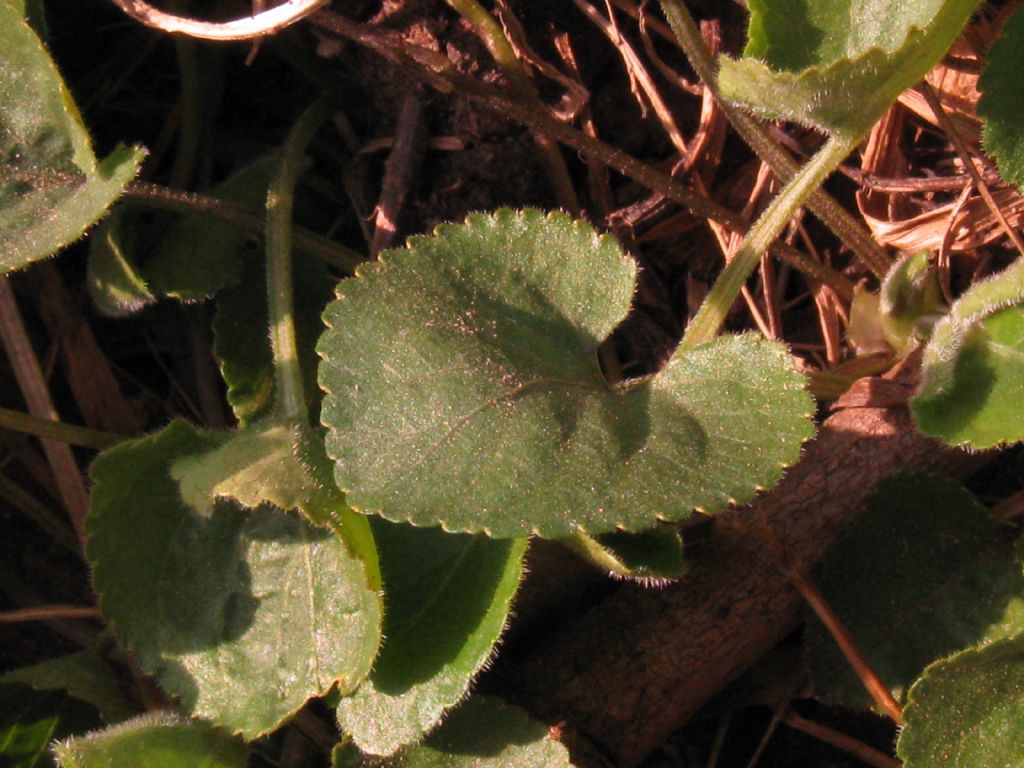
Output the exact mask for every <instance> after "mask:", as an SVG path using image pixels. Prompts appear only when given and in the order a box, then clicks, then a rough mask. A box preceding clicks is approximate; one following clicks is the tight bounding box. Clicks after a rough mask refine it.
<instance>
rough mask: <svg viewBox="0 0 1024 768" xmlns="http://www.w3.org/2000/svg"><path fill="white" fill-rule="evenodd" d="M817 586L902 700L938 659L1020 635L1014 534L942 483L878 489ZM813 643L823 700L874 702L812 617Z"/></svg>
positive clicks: (902, 479)
mask: <svg viewBox="0 0 1024 768" xmlns="http://www.w3.org/2000/svg"><path fill="white" fill-rule="evenodd" d="M820 587H821V592H822V594H823V595H824V596H825V598H826V599H827V600H828V602H829V604H830V605H831V606H832V608H833V610H834V611H835V612H836V614H837V615H838V616H839V618H840V619H841V620H842V621H843V623H844V624H845V625H846V627H847V629H848V630H849V631H850V633H851V634H852V635H853V637H854V639H855V640H856V641H857V644H858V646H859V647H860V648H861V650H862V651H864V653H865V655H866V656H867V658H868V661H869V662H870V663H871V665H872V667H873V668H874V670H875V671H876V672H877V673H878V675H879V677H881V679H882V682H884V683H885V684H886V685H887V686H888V687H889V689H890V690H891V691H892V692H893V695H894V696H896V697H897V698H898V699H899V698H902V697H903V696H904V694H905V693H906V691H907V689H908V688H909V687H910V685H911V683H912V682H913V681H914V680H915V678H917V676H918V675H919V674H920V673H921V671H922V670H923V669H924V668H925V667H926V666H927V665H928V664H931V663H932V662H933V661H935V660H936V659H941V658H943V657H945V656H948V655H949V654H951V653H954V652H955V651H959V650H962V649H964V648H968V647H970V646H973V645H977V644H978V643H981V642H991V641H993V640H996V639H999V638H1001V637H1006V636H1008V635H1012V634H1015V633H1018V632H1022V631H1024V571H1022V568H1021V564H1020V562H1019V561H1018V559H1017V556H1016V554H1015V552H1014V547H1013V543H1012V540H1011V538H1010V537H1009V535H1008V531H1007V530H1005V529H1004V528H1001V527H1000V525H999V524H998V522H997V521H996V520H995V519H993V518H992V516H991V514H990V513H989V512H988V510H987V509H985V508H984V507H983V506H981V505H980V504H979V503H978V502H977V501H976V500H975V498H974V496H973V495H972V494H971V493H970V492H969V491H968V490H967V489H966V488H964V487H963V486H962V485H960V484H959V483H957V482H956V481H954V480H950V479H946V478H941V477H935V476H932V475H903V476H899V477H895V478H892V479H890V480H886V481H884V482H882V483H881V484H879V487H878V488H877V489H876V491H875V493H874V494H873V495H872V496H871V498H870V499H869V500H868V502H867V509H866V510H865V511H864V512H863V513H862V514H861V515H860V516H859V517H858V518H857V520H856V521H855V522H854V523H853V524H852V525H851V526H850V528H849V529H848V531H847V532H846V533H845V535H844V536H843V537H842V538H841V539H840V540H839V541H838V542H836V544H835V545H834V546H833V547H832V549H831V550H830V551H829V553H828V555H827V556H826V557H825V559H824V561H823V562H822V575H821V583H820ZM807 644H808V659H809V662H810V666H811V673H812V676H813V678H814V687H815V693H816V694H817V695H818V696H820V697H821V698H823V699H825V700H826V701H829V702H833V703H836V704H841V705H844V706H848V707H852V708H865V707H869V706H870V705H871V703H872V700H871V699H870V698H869V697H868V694H867V693H866V692H865V691H864V688H863V686H862V685H861V684H860V681H859V679H858V678H857V677H856V675H855V674H854V673H853V671H852V670H851V669H850V666H849V664H848V663H847V662H846V661H845V659H844V658H843V656H842V654H841V653H840V651H839V650H838V648H837V646H836V643H835V641H834V640H833V639H832V637H831V635H829V634H828V632H827V631H826V630H825V628H824V627H823V626H822V625H821V623H820V622H818V621H817V619H815V618H810V619H809V622H808V629H807Z"/></svg>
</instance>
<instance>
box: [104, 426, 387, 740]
mask: <svg viewBox="0 0 1024 768" xmlns="http://www.w3.org/2000/svg"><path fill="white" fill-rule="evenodd" d="M223 440H224V437H223V436H222V435H211V434H204V433H201V432H198V431H196V430H195V429H194V428H192V427H191V426H189V425H188V424H185V423H184V422H174V423H172V424H171V425H170V426H168V427H167V428H165V429H164V430H162V431H161V432H158V433H156V434H155V435H151V436H149V437H146V438H143V439H140V440H135V441H132V442H129V443H122V444H120V445H118V446H116V447H114V448H112V449H110V450H108V451H105V452H104V453H103V454H101V455H100V456H99V457H98V458H97V459H96V461H95V463H94V464H93V469H92V476H93V479H94V482H95V486H94V490H93V497H92V506H91V510H90V513H89V517H88V520H87V526H86V527H87V531H88V534H89V543H88V547H87V553H88V556H89V560H90V562H91V564H92V566H93V581H94V584H95V587H96V591H97V593H98V594H99V596H100V610H101V612H102V614H103V616H104V618H105V619H106V621H107V622H108V623H109V624H110V625H111V626H112V627H113V629H114V631H115V632H116V633H117V635H118V637H119V638H120V639H121V641H122V642H123V643H124V645H125V646H126V647H128V648H129V649H130V650H132V651H133V652H134V653H135V655H136V656H137V657H138V659H139V663H140V664H141V666H142V667H143V669H145V670H146V671H147V672H149V673H150V674H153V675H154V676H156V677H157V679H158V680H159V681H160V682H161V684H162V685H163V686H164V687H165V688H166V689H167V690H168V691H169V692H170V693H173V694H174V695H175V696H177V697H178V698H179V699H180V700H181V702H182V705H183V707H184V708H185V710H186V711H187V712H188V713H190V714H195V715H198V716H200V717H204V718H209V719H211V720H213V721H214V722H216V723H218V724H220V725H223V726H224V727H226V728H229V729H230V730H232V731H235V732H240V733H242V734H244V735H245V736H246V737H247V738H255V737H257V736H259V735H261V734H264V733H267V732H269V731H272V730H274V729H275V728H276V727H277V726H278V725H279V724H280V723H281V722H282V721H283V720H284V719H285V718H287V717H288V716H289V715H291V714H293V713H294V712H295V711H296V710H297V709H299V707H301V706H302V705H303V703H304V702H305V701H306V700H307V699H308V698H309V697H311V696H316V695H318V694H321V693H323V692H325V691H327V690H328V689H330V688H331V687H332V686H333V685H335V684H337V685H338V686H339V687H340V688H341V690H343V691H349V690H351V689H352V688H353V687H355V686H356V685H358V683H359V682H360V681H361V680H362V679H363V678H364V677H365V676H366V675H367V674H368V672H369V669H370V666H371V663H372V660H373V658H374V656H375V655H376V650H377V646H378V643H379V638H380V621H381V617H380V612H381V608H380V598H379V595H378V593H377V588H376V586H377V585H375V584H372V583H371V581H370V578H369V576H368V570H369V569H370V566H368V565H367V564H365V563H363V562H362V561H361V560H360V559H358V558H356V557H354V556H353V555H352V554H350V551H349V548H348V546H346V544H345V543H343V542H342V541H341V540H340V538H338V537H337V536H335V535H332V534H331V533H330V532H328V531H326V530H324V529H317V528H313V527H311V526H310V525H309V524H307V523H305V522H304V521H303V520H302V519H301V518H298V517H296V516H295V515H288V514H285V513H284V512H282V511H281V510H279V509H276V508H274V507H272V506H270V505H263V506H260V507H258V508H257V509H253V510H244V509H241V508H240V507H238V506H237V505H235V504H234V503H231V502H228V501H219V502H217V503H216V504H215V505H214V506H213V509H212V514H211V515H209V516H208V517H204V516H202V515H200V514H199V513H198V512H197V511H196V510H195V509H193V508H191V507H190V506H188V505H187V504H185V503H184V502H183V501H182V498H181V495H180V493H179V488H178V484H177V483H176V482H175V481H174V480H173V478H172V477H171V474H170V470H171V466H172V465H173V464H174V462H175V461H176V460H178V459H181V458H183V457H186V456H189V455H193V454H200V453H203V452H206V451H209V450H211V449H214V448H216V447H217V446H219V445H220V444H221V443H222V442H223ZM374 565H375V564H374Z"/></svg>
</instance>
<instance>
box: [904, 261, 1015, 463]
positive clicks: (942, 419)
mask: <svg viewBox="0 0 1024 768" xmlns="http://www.w3.org/2000/svg"><path fill="white" fill-rule="evenodd" d="M922 373H923V375H922V382H921V388H920V391H919V392H918V395H917V397H915V398H914V400H913V401H912V402H911V408H912V409H913V413H914V418H915V419H916V420H917V424H918V426H919V427H920V428H921V430H922V431H923V432H926V433H928V434H930V435H934V436H935V437H938V438H941V439H942V440H945V441H946V442H947V443H950V444H953V445H962V444H968V445H971V446H972V447H974V448H989V447H991V446H993V445H998V444H1001V443H1013V442H1018V441H1020V440H1022V439H1024V409H1021V407H1020V403H1021V397H1022V393H1024V261H1019V260H1018V261H1017V262H1015V263H1014V264H1013V265H1011V266H1010V267H1008V268H1007V269H1006V270H1005V271H1003V272H1001V273H1000V274H998V275H996V276H995V277H993V278H991V279H988V280H984V281H981V282H978V283H975V284H974V285H973V286H971V288H970V289H969V290H968V291H967V292H966V293H965V294H964V295H963V296H961V297H960V299H958V300H957V302H956V303H955V304H954V305H953V307H952V310H951V311H950V314H949V315H948V316H947V317H946V318H945V319H943V320H942V321H941V322H939V323H938V324H937V325H936V326H935V330H934V333H933V334H932V338H931V341H930V342H929V343H928V346H927V347H925V352H924V358H923V362H922Z"/></svg>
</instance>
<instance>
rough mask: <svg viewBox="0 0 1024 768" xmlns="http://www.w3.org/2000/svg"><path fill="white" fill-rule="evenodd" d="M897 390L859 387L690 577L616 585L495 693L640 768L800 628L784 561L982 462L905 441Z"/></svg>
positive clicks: (873, 383) (891, 384) (719, 532)
mask: <svg viewBox="0 0 1024 768" xmlns="http://www.w3.org/2000/svg"><path fill="white" fill-rule="evenodd" d="M906 378H907V376H904V377H903V378H902V379H901V380H894V381H888V380H883V379H878V378H872V379H862V380H860V381H859V382H858V384H857V385H855V387H854V388H853V389H852V390H851V392H849V393H848V394H847V395H846V396H844V397H843V398H842V399H841V400H840V401H839V402H838V403H837V404H836V406H835V408H834V412H833V414H832V415H831V416H830V417H829V418H828V419H826V420H825V422H824V423H823V425H822V426H821V429H820V432H819V434H818V437H817V438H816V439H815V440H814V442H812V443H810V444H809V445H808V447H807V450H806V453H805V455H804V457H803V459H802V460H801V462H800V463H799V464H797V466H795V467H793V468H792V469H791V470H790V471H789V472H788V474H787V475H786V477H785V478H784V479H783V481H782V483H780V484H779V485H778V486H777V487H776V488H775V489H774V490H773V491H772V492H771V493H768V494H765V495H763V496H761V497H759V498H758V499H757V500H756V501H755V503H754V504H752V505H751V506H750V507H748V508H746V509H742V510H737V511H736V512H731V513H728V514H725V515H722V516H719V517H718V518H716V519H715V521H714V523H713V525H712V530H713V534H712V535H711V536H710V537H709V538H708V539H707V540H705V541H704V542H702V543H701V544H700V545H698V546H696V547H695V548H694V551H692V552H688V555H689V562H690V571H689V575H688V576H686V577H685V578H684V579H683V580H681V581H679V582H677V583H675V584H673V585H671V586H669V587H667V588H665V589H661V590H656V589H650V588H644V587H642V586H638V585H633V584H626V585H623V586H622V587H621V588H619V589H618V590H616V591H615V592H614V593H612V594H611V595H610V596H609V597H608V598H606V599H605V600H604V601H603V602H601V603H600V604H599V605H597V606H596V607H595V608H593V609H592V610H590V611H589V612H587V613H586V614H584V615H583V616H582V617H580V619H579V620H578V621H575V622H572V623H571V624H570V625H568V626H565V627H563V628H561V629H560V630H559V631H558V632H557V633H556V634H554V635H553V636H551V637H550V638H548V639H547V640H545V641H543V642H542V643H541V644H540V647H535V648H532V649H529V650H528V651H527V652H526V653H524V654H522V656H521V659H522V660H521V661H519V662H517V663H516V664H514V665H513V667H512V668H511V669H508V670H506V671H505V672H504V673H503V674H502V676H501V677H502V679H501V683H500V686H501V687H502V689H503V690H504V691H505V692H506V693H507V694H508V695H510V696H511V697H512V698H514V699H515V700H517V701H518V702H519V703H521V704H522V705H524V706H526V707H527V709H529V710H531V712H533V713H534V714H535V715H536V716H539V717H542V718H544V719H545V720H547V721H548V722H552V723H561V724H563V725H564V726H566V730H567V731H575V732H577V733H578V734H579V735H582V736H583V737H584V738H585V739H586V740H588V741H589V742H590V743H591V744H592V745H594V746H596V747H597V749H598V750H600V751H601V752H603V753H604V754H605V755H606V756H607V757H608V758H609V760H610V762H612V763H613V764H615V765H621V766H634V765H637V764H638V763H640V762H641V761H642V760H643V759H644V757H646V756H647V755H648V754H649V753H650V752H651V751H652V750H653V749H655V748H656V747H657V746H658V745H660V744H662V743H663V742H664V741H665V739H666V738H667V737H668V736H670V735H671V734H672V733H673V732H674V731H676V730H677V729H678V728H679V727H680V726H682V725H683V724H685V723H686V722H687V720H688V719H689V718H690V717H691V716H692V715H693V714H694V713H695V712H696V711H697V710H698V709H699V708H700V707H701V705H702V704H704V703H705V702H706V701H707V700H708V699H710V698H711V697H712V696H714V695H715V694H716V693H718V692H719V691H720V690H722V688H724V687H725V686H726V685H727V684H728V683H729V682H731V681H732V680H733V679H735V678H736V677H738V676H739V675H740V674H741V673H742V672H743V671H744V670H746V669H747V668H748V667H750V666H751V665H752V664H753V663H754V662H755V661H757V660H758V659H759V658H760V657H761V656H762V655H763V654H764V653H765V652H766V651H768V650H769V649H771V648H772V647H773V646H774V645H776V644H777V643H778V642H779V641H780V640H781V639H782V638H783V637H785V636H786V635H787V634H788V633H789V632H791V631H792V630H793V629H794V628H795V627H796V626H797V624H798V622H799V621H800V617H801V611H802V601H801V598H800V594H799V592H798V591H797V590H796V588H795V587H794V586H793V585H792V583H791V581H790V579H789V578H788V577H787V576H786V575H785V573H784V572H783V570H784V569H783V568H780V564H781V563H780V558H784V560H785V569H789V570H790V572H792V571H793V569H796V570H798V571H799V570H802V569H808V568H811V567H813V565H814V564H815V563H816V562H817V561H818V560H819V559H820V558H821V556H822V555H823V554H824V552H825V550H826V549H827V548H828V546H829V544H830V543H831V541H832V540H833V538H834V537H835V534H836V533H837V532H838V531H839V530H840V529H841V528H842V527H843V526H844V525H845V524H846V523H848V522H849V521H850V520H851V519H852V518H853V516H854V515H855V514H856V512H857V511H858V510H859V509H860V507H861V505H862V504H863V502H864V500H865V498H866V497H867V496H868V495H869V494H870V493H871V491H872V490H873V489H874V487H875V485H876V484H877V483H878V481H880V480H882V479H883V478H885V477H887V476H890V475H893V474H895V473H897V472H902V471H921V470H924V471H946V472H951V473H955V474H961V475H962V474H964V473H965V472H966V471H967V470H968V469H969V468H972V467H976V466H977V465H978V462H979V460H984V457H979V456H973V457H972V456H968V455H967V454H964V453H962V452H958V451H954V450H951V449H948V448H945V447H943V446H941V445H939V444H938V443H936V442H935V441H933V440H931V439H929V438H926V437H924V436H923V435H921V434H920V433H919V432H918V431H917V430H916V429H915V428H914V426H913V423H912V421H911V418H910V414H909V412H908V409H907V407H906V402H907V400H908V398H909V396H910V394H911V392H912V390H913V383H912V382H910V381H907V380H906ZM911 378H912V376H911Z"/></svg>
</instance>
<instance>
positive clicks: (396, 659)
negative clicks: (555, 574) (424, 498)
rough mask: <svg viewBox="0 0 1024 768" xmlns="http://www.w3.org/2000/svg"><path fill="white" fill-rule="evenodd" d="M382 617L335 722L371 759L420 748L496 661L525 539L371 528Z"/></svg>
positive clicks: (386, 526) (403, 527)
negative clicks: (372, 649)
mask: <svg viewBox="0 0 1024 768" xmlns="http://www.w3.org/2000/svg"><path fill="white" fill-rule="evenodd" d="M374 537H375V539H376V541H377V544H378V547H379V551H380V558H381V570H382V572H383V576H384V585H385V588H386V591H387V603H388V611H387V614H386V616H385V619H384V637H385V640H384V645H383V647H382V648H381V652H380V658H379V659H378V660H377V664H376V665H375V666H374V669H373V673H372V674H371V675H370V677H369V679H368V680H367V681H366V682H365V683H364V684H363V685H361V686H360V687H359V689H358V690H357V691H356V692H355V693H353V694H352V695H351V696H349V697H348V698H345V699H342V700H341V702H340V703H339V706H338V722H339V723H340V725H341V727H342V730H343V731H345V732H346V733H348V734H349V735H351V737H352V739H353V740H354V742H355V744H356V745H357V746H358V747H359V748H360V749H361V750H362V751H363V752H369V753H371V754H377V755H387V754H391V753H393V752H394V751H395V750H397V749H398V748H399V747H401V746H403V745H405V744H409V743H412V742H416V741H419V740H420V738H421V737H422V736H423V734H424V733H426V732H427V731H429V730H430V729H431V728H433V727H434V726H435V725H436V724H437V722H438V721H439V720H440V719H441V716H442V715H443V714H444V712H445V710H446V709H448V708H449V707H451V706H454V705H455V704H457V703H458V702H459V701H460V700H461V699H462V698H463V697H464V696H465V695H466V691H467V689H468V688H469V685H470V682H471V681H472V679H473V677H474V676H475V675H476V674H477V672H479V670H480V669H481V668H482V667H483V666H484V665H485V664H486V663H487V660H488V659H489V658H490V657H491V655H492V654H493V653H494V648H495V645H496V643H497V641H498V638H499V637H500V636H501V633H502V630H503V629H504V628H505V622H506V621H507V620H508V614H509V608H510V606H511V603H512V597H513V596H514V595H515V593H516V590H517V589H518V587H519V581H520V579H521V578H522V574H523V556H524V554H525V552H526V539H512V540H503V541H495V540H493V539H488V538H487V537H485V536H466V535H455V534H447V533H444V532H443V531H441V530H438V529H436V528H434V529H432V528H413V527H411V526H407V525H396V524H394V523H388V522H387V521H384V520H380V519H377V520H375V522H374Z"/></svg>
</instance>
